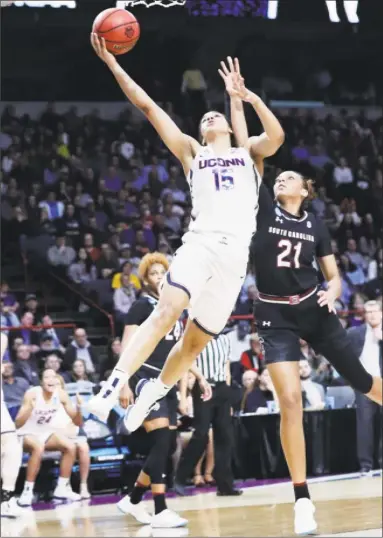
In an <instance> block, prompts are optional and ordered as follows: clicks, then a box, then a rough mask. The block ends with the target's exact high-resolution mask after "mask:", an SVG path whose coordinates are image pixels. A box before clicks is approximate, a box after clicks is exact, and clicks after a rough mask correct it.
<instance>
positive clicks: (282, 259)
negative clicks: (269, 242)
mask: <svg viewBox="0 0 383 538" xmlns="http://www.w3.org/2000/svg"><path fill="white" fill-rule="evenodd" d="M278 247H279V248H281V249H283V250H282V252H281V253H280V254H278V256H277V267H292V268H293V269H299V267H300V263H299V256H300V254H301V250H302V242H301V241H299V243H297V244H296V245H294V246H293V244H292V242H291V241H290V240H289V239H281V240H280V241H279V243H278ZM292 250H293V251H294V254H293V256H292V255H291V254H292V252H291V251H292Z"/></svg>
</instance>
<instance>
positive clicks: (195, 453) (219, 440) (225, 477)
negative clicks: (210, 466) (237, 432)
mask: <svg viewBox="0 0 383 538" xmlns="http://www.w3.org/2000/svg"><path fill="white" fill-rule="evenodd" d="M192 397H193V407H194V428H195V429H194V433H193V435H192V438H191V439H190V441H189V444H188V445H187V447H186V448H185V450H184V451H183V453H182V456H181V461H180V463H179V466H178V470H177V476H176V482H179V483H180V484H185V482H186V480H187V479H188V478H189V477H190V476H191V474H192V473H193V470H194V467H195V466H196V465H197V463H198V461H199V459H200V457H201V456H202V454H203V452H204V450H205V449H206V446H207V442H208V435H209V429H210V426H212V427H213V437H214V460H215V461H214V478H215V481H216V483H217V488H218V491H222V492H225V491H227V490H230V489H232V487H233V481H234V476H233V472H232V467H231V464H232V454H233V429H232V419H231V413H230V408H231V388H230V387H229V386H228V385H227V384H226V383H225V382H223V383H217V384H216V386H215V387H213V396H212V398H211V400H209V401H207V402H204V401H203V400H202V399H201V390H200V388H199V385H198V383H195V385H194V387H193V389H192Z"/></svg>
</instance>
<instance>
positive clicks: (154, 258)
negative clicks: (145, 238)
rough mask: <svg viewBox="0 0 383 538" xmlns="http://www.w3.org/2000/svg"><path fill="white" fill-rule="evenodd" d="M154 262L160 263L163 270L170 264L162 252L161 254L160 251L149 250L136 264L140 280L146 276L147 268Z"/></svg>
mask: <svg viewBox="0 0 383 538" xmlns="http://www.w3.org/2000/svg"><path fill="white" fill-rule="evenodd" d="M155 263H160V264H161V265H162V266H163V267H164V269H165V271H167V270H168V269H169V265H170V264H169V262H168V259H167V257H166V256H164V254H161V253H160V252H149V253H148V254H145V256H144V257H143V258H142V260H141V262H140V265H139V266H138V276H139V277H140V279H141V280H142V281H144V279H145V278H147V276H148V272H149V269H150V268H151V266H152V265H154V264H155Z"/></svg>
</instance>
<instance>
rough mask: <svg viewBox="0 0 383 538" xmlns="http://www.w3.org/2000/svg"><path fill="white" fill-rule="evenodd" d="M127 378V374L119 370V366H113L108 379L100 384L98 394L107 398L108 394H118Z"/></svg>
mask: <svg viewBox="0 0 383 538" xmlns="http://www.w3.org/2000/svg"><path fill="white" fill-rule="evenodd" d="M128 380H129V376H128V374H127V373H126V372H124V371H123V370H120V369H119V368H114V369H113V371H112V373H111V374H110V376H109V377H108V379H107V380H106V381H105V383H104V384H103V385H102V387H101V390H100V394H101V395H102V397H103V398H109V396H111V395H112V394H113V395H118V394H119V392H120V390H121V389H122V387H123V386H124V385H125V383H127V381H128ZM116 398H117V396H116Z"/></svg>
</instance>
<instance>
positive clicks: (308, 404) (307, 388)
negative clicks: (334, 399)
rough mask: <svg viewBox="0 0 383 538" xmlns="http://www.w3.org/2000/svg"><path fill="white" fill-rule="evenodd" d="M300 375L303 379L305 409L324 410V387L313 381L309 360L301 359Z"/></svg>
mask: <svg viewBox="0 0 383 538" xmlns="http://www.w3.org/2000/svg"><path fill="white" fill-rule="evenodd" d="M299 374H300V377H301V385H302V392H303V393H304V409H310V410H320V409H323V408H324V406H325V394H324V389H323V387H322V385H319V383H314V382H313V381H312V379H311V377H312V375H313V371H312V368H311V366H310V363H309V361H308V360H307V359H301V360H300V361H299Z"/></svg>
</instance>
